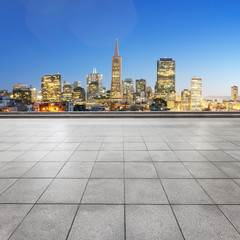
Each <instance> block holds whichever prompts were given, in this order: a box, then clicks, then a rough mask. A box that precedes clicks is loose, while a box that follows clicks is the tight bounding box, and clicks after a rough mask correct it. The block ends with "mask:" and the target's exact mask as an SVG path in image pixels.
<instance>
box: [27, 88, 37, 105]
mask: <svg viewBox="0 0 240 240" xmlns="http://www.w3.org/2000/svg"><path fill="white" fill-rule="evenodd" d="M29 89H30V91H31V101H32V102H33V103H35V102H36V101H37V89H36V88H32V87H30V88H29Z"/></svg>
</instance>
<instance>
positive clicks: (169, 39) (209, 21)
mask: <svg viewBox="0 0 240 240" xmlns="http://www.w3.org/2000/svg"><path fill="white" fill-rule="evenodd" d="M116 38H118V39H119V51H120V55H121V56H122V61H123V63H122V66H123V69H122V76H123V79H125V78H127V77H131V78H133V79H134V80H136V79H140V78H144V79H146V80H147V85H149V86H152V87H154V85H155V82H156V78H157V73H156V68H157V60H158V59H160V58H161V57H171V58H173V59H174V60H175V61H176V88H177V91H178V92H179V93H180V91H181V90H182V89H185V88H189V87H190V78H191V77H192V76H200V77H202V78H203V94H204V95H205V96H208V95H211V96H212V95H213V96H217V95H224V96H227V95H230V90H231V89H230V88H231V86H232V85H238V86H240V1H239V0H171V1H168V0H164V1H163V0H0V89H8V90H11V89H12V85H13V84H17V83H23V84H26V83H28V84H29V83H32V86H33V87H37V88H40V86H41V85H40V84H41V77H42V76H43V75H45V74H54V73H61V74H62V80H63V81H64V80H65V81H71V82H73V81H75V80H80V81H81V83H82V86H84V87H85V86H86V75H87V74H89V73H91V72H92V69H93V68H97V71H98V72H99V73H102V74H103V76H104V80H103V83H104V86H106V87H107V89H109V88H110V83H111V61H112V56H113V54H114V47H115V39H116Z"/></svg>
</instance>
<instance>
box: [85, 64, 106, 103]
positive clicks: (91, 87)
mask: <svg viewBox="0 0 240 240" xmlns="http://www.w3.org/2000/svg"><path fill="white" fill-rule="evenodd" d="M102 95H103V75H102V74H100V73H97V70H96V69H95V68H94V69H93V73H91V74H88V75H87V100H94V99H95V98H97V97H98V96H102Z"/></svg>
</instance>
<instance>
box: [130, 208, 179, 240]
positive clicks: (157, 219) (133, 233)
mask: <svg viewBox="0 0 240 240" xmlns="http://www.w3.org/2000/svg"><path fill="white" fill-rule="evenodd" d="M126 223H127V224H126V235H127V239H131V240H153V239H160V238H161V239H164V240H180V239H183V237H182V235H181V232H180V230H179V227H178V225H177V222H176V220H175V218H174V215H173V213H172V211H171V208H170V207H169V206H160V205H158V206H154V205H152V206H151V205H145V206H143V205H135V206H134V205H132V206H131V205H129V206H126Z"/></svg>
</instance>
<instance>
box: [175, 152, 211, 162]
mask: <svg viewBox="0 0 240 240" xmlns="http://www.w3.org/2000/svg"><path fill="white" fill-rule="evenodd" d="M175 154H176V155H177V157H178V158H179V159H180V160H181V161H183V162H194V161H196V162H198V161H201V162H204V161H208V160H207V158H205V157H204V156H203V155H202V154H200V153H199V152H198V151H175Z"/></svg>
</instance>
